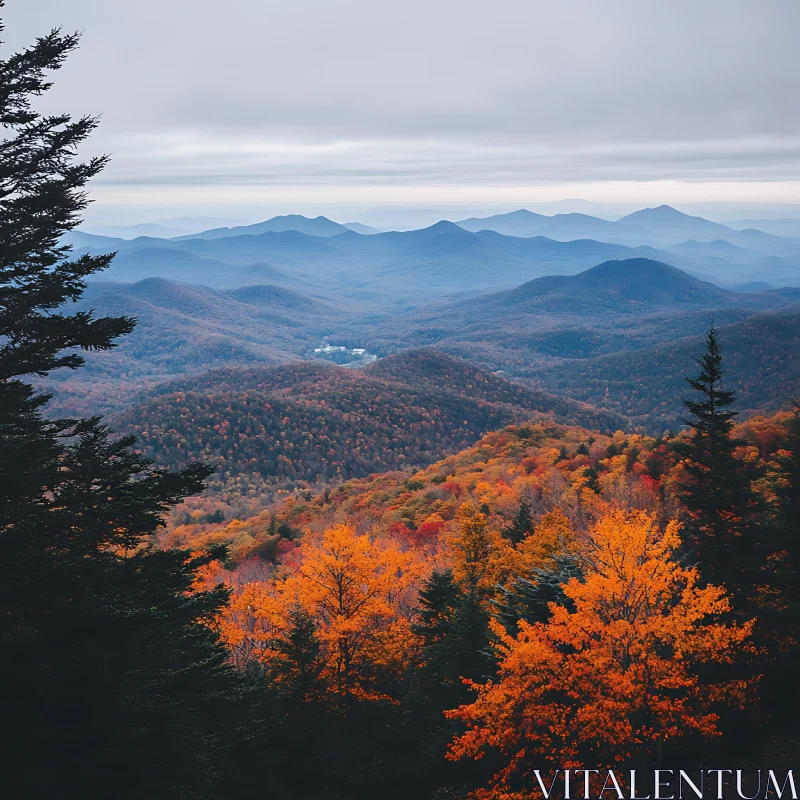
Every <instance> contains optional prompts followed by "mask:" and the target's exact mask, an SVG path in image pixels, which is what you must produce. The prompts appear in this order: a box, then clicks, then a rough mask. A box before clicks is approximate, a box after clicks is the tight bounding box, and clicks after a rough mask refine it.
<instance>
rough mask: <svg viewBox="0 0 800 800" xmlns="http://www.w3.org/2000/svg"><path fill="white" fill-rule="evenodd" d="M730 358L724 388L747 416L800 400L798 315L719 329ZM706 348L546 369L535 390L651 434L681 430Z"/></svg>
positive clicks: (695, 342)
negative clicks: (689, 387)
mask: <svg viewBox="0 0 800 800" xmlns="http://www.w3.org/2000/svg"><path fill="white" fill-rule="evenodd" d="M719 337H720V341H721V342H722V346H723V347H724V348H725V352H726V353H727V354H728V361H727V364H728V371H727V374H726V376H725V385H726V387H728V388H730V389H733V390H735V391H736V392H737V394H738V397H739V407H740V409H741V410H742V411H745V412H749V413H754V412H758V411H774V410H777V409H779V408H781V406H782V405H783V404H784V403H785V402H786V398H787V397H796V396H798V395H800V310H798V309H795V310H792V311H785V312H780V313H774V314H758V315H756V316H752V317H749V318H748V319H745V320H742V321H741V322H737V323H734V324H729V325H722V326H721V327H720V328H719ZM701 347H702V341H701V339H700V337H696V336H695V337H689V338H686V339H682V340H679V341H675V342H669V343H665V344H659V345H656V346H655V347H649V348H646V349H643V350H636V351H633V352H628V353H618V354H614V355H607V356H602V357H597V358H587V359H583V360H581V361H566V360H565V361H562V362H560V363H558V364H557V365H554V366H552V367H550V368H544V369H542V370H541V371H540V372H539V374H538V379H537V383H539V385H541V386H543V387H545V388H547V389H548V390H549V391H554V392H559V393H563V394H565V395H568V396H570V397H575V398H578V399H581V400H585V401H586V402H589V403H594V404H596V405H598V406H602V407H604V408H613V409H614V410H615V411H618V412H619V413H620V414H625V415H627V416H629V417H631V418H632V419H633V420H634V421H635V422H639V423H642V424H645V425H646V426H647V427H649V428H650V429H654V430H660V429H662V428H664V427H669V428H671V429H672V430H677V429H678V428H679V427H680V426H681V425H682V424H683V418H684V416H685V412H684V409H683V406H682V404H681V402H680V394H681V392H682V391H683V387H684V385H685V381H684V377H683V376H684V373H685V371H686V364H687V363H690V362H691V360H692V358H693V357H694V354H696V353H697V352H698V351H699V350H700V348H701Z"/></svg>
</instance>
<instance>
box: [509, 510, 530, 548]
mask: <svg viewBox="0 0 800 800" xmlns="http://www.w3.org/2000/svg"><path fill="white" fill-rule="evenodd" d="M532 532H533V517H532V516H531V507H530V504H529V503H527V502H526V501H525V500H523V501H522V502H521V503H520V504H519V508H518V509H517V513H516V514H515V515H514V519H513V520H511V524H510V525H508V526H507V527H506V528H505V529H504V530H503V535H504V536H505V537H506V538H507V539H508V540H509V541H510V542H511V544H513V545H515V546H516V545H518V544H519V543H520V542H521V541H522V540H523V539H525V538H526V537H527V536H529V535H530V534H531V533H532Z"/></svg>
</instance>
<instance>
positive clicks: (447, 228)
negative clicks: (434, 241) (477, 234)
mask: <svg viewBox="0 0 800 800" xmlns="http://www.w3.org/2000/svg"><path fill="white" fill-rule="evenodd" d="M422 231H423V232H425V233H455V234H458V235H459V236H471V235H472V234H471V233H470V232H469V231H465V230H464V229H463V228H462V227H460V226H458V225H456V223H455V222H450V220H447V219H442V220H439V222H435V223H434V224H433V225H430V226H428V227H427V228H423V229H422Z"/></svg>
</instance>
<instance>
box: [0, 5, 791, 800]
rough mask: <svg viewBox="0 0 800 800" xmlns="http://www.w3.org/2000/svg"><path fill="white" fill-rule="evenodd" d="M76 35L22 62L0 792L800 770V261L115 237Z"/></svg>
mask: <svg viewBox="0 0 800 800" xmlns="http://www.w3.org/2000/svg"><path fill="white" fill-rule="evenodd" d="M2 6H3V2H2V0H0V9H1V8H2ZM78 43H79V36H78V35H76V34H67V33H64V32H63V31H61V30H54V31H52V32H51V33H49V34H47V35H45V36H43V37H42V38H40V39H38V40H36V41H35V42H33V43H32V44H31V45H30V46H29V47H28V48H27V49H24V50H21V51H19V52H16V53H11V52H8V48H5V51H4V53H3V60H2V61H0V121H1V122H2V126H3V138H2V140H1V141H0V211H1V213H0V573H2V574H1V575H0V610H1V611H2V614H0V647H1V648H2V652H3V655H4V657H3V659H2V667H0V670H1V671H2V678H3V686H4V687H5V691H4V692H3V694H2V700H0V716H1V717H2V719H3V721H4V724H5V726H6V729H7V731H8V733H9V734H10V735H9V737H8V739H7V741H6V742H5V744H4V745H3V755H4V762H5V763H6V765H7V766H6V769H5V770H4V776H3V783H4V787H5V789H6V791H7V792H8V793H9V796H11V797H19V798H46V797H53V798H55V797H59V798H60V797H65V798H71V797H80V798H86V800H91V799H93V798H97V799H98V800H106V799H107V798H115V799H116V798H119V799H120V800H122V799H123V798H131V800H133V799H134V798H136V800H143V798H148V800H149V799H151V798H152V800H159V799H160V798H163V800H168V799H169V800H175V799H177V798H187V800H189V799H191V800H201V799H206V798H207V799H208V800H222V799H223V798H225V799H227V798H230V799H231V800H234V799H235V800H239V798H254V799H255V798H264V797H270V798H278V799H279V800H280V799H282V798H286V799H287V800H289V799H290V798H291V799H292V800H295V799H300V800H317V799H319V800H322V798H326V800H337V799H338V798H341V800H345V798H347V799H348V800H362V799H363V800H367V799H368V798H389V799H391V798H397V800H409V798H420V800H444V798H451V799H453V800H456V799H459V800H468V799H469V800H532V798H538V797H541V796H542V795H543V794H544V789H543V788H542V783H541V775H542V774H544V772H545V771H546V772H547V774H552V772H553V770H564V769H583V768H587V767H590V768H592V769H597V770H609V769H615V770H619V771H620V774H628V773H627V772H626V771H627V770H630V769H641V770H645V771H647V770H653V769H673V770H679V769H693V770H695V771H697V770H703V769H708V768H711V767H719V766H720V765H723V766H725V767H728V766H736V767H741V768H748V769H752V770H757V769H759V768H763V767H769V768H772V769H775V770H779V769H781V770H783V774H784V775H785V773H786V770H788V769H790V768H792V766H796V762H794V761H793V760H792V759H793V758H796V754H797V753H798V752H800V739H798V734H797V723H796V720H797V718H798V714H800V693H799V691H798V686H799V685H800V680H798V678H800V674H799V673H798V666H797V664H798V658H799V657H800V650H799V648H800V644H798V641H797V629H798V625H800V401H798V400H797V399H796V396H797V395H798V394H800V374H798V372H797V369H798V363H800V358H798V356H800V348H799V347H798V342H800V289H798V288H796V287H795V286H791V285H790V286H786V285H785V283H784V282H783V281H784V279H786V281H787V282H788V281H789V279H790V276H791V275H792V274H795V275H796V266H795V264H796V263H797V261H796V260H795V259H797V258H800V242H798V241H796V240H793V239H790V238H782V237H779V236H771V235H768V234H764V233H761V235H760V236H759V235H758V234H759V233H760V232H759V231H732V233H731V236H733V233H736V234H737V236H735V237H733V238H735V240H736V242H737V244H736V245H735V246H734V245H733V244H731V245H730V247H732V248H733V250H731V249H730V248H724V247H723V246H721V245H720V244H719V242H720V241H721V239H720V236H724V235H726V234H725V233H724V231H723V232H720V231H719V230H718V229H717V228H713V227H711V228H707V227H704V226H703V223H707V225H710V226H713V225H714V224H715V223H710V222H708V221H707V220H700V218H696V217H686V220H690V222H687V221H686V220H683V219H679V218H676V217H674V216H673V215H672V214H671V213H670V212H671V211H672V210H670V212H664V211H663V210H659V209H648V211H656V212H659V213H658V214H655V215H653V214H651V215H645V216H643V217H637V218H636V220H635V221H632V220H628V221H627V222H626V221H625V220H624V219H623V220H620V221H618V222H617V223H611V222H608V225H611V226H612V228H613V230H612V228H609V229H606V228H605V227H604V226H603V225H600V224H599V223H598V224H594V223H586V222H585V221H584V222H580V224H581V225H588V224H591V225H592V230H593V231H596V232H597V235H598V236H599V235H600V234H601V233H602V232H603V231H606V235H607V236H608V237H610V238H611V240H612V241H605V240H600V239H597V240H595V239H588V238H586V237H583V236H580V235H579V234H580V233H582V232H583V229H580V231H579V230H578V229H577V228H576V229H575V230H573V229H571V228H570V231H571V233H570V234H569V235H570V236H572V238H569V236H567V234H566V233H564V230H566V228H564V227H563V226H566V225H567V223H566V222H565V221H563V220H562V221H560V222H555V221H553V220H555V218H545V217H542V218H541V219H544V220H548V219H549V220H551V221H550V222H542V221H541V220H537V219H535V217H537V216H539V215H531V216H530V217H526V216H524V215H523V216H520V215H519V214H518V215H516V216H515V215H504V218H503V219H495V218H490V219H488V220H462V221H461V222H460V223H459V224H458V225H456V224H454V223H451V222H442V223H439V224H438V225H435V226H433V228H428V229H424V230H420V231H409V232H388V233H376V232H374V231H367V230H366V229H365V230H360V231H359V229H358V228H357V227H356V226H351V227H349V228H345V227H344V226H341V225H338V223H333V222H331V221H330V220H327V219H325V218H322V217H319V218H317V219H316V220H308V219H306V218H304V217H296V216H291V217H285V218H281V220H280V221H278V222H276V221H275V220H270V221H268V222H265V223H262V224H261V225H260V226H250V228H248V229H247V230H237V229H235V228H234V229H228V228H224V229H218V230H209V231H205V232H204V233H203V234H198V235H196V236H195V235H188V236H177V237H172V238H163V239H158V238H156V237H147V238H148V239H149V241H146V242H144V241H139V240H138V239H133V240H125V239H118V240H116V239H110V238H109V237H100V236H94V235H92V234H89V233H87V232H85V231H82V230H80V229H79V225H81V221H82V213H83V212H84V210H85V209H86V207H87V204H88V203H89V200H90V198H89V193H88V183H89V181H90V180H91V179H93V178H94V177H95V176H97V175H98V174H99V173H100V172H101V171H102V170H103V168H104V167H105V166H106V164H107V158H106V157H96V158H93V159H88V160H84V159H82V158H81V157H80V156H79V152H82V151H81V146H82V145H83V144H84V143H85V142H86V141H87V139H88V138H89V137H90V135H91V134H92V132H93V131H94V130H95V128H96V127H97V125H98V120H97V119H95V118H92V117H82V118H78V119H75V118H72V117H71V116H69V115H68V114H63V115H57V116H48V115H44V114H41V113H40V112H39V111H37V108H38V105H37V104H38V101H39V98H40V97H41V96H42V95H43V94H44V93H46V92H47V90H48V89H49V88H50V82H51V80H52V79H53V75H54V73H57V71H58V70H59V69H60V68H61V67H62V65H63V64H64V62H65V60H66V59H67V57H68V56H69V55H70V54H71V53H73V51H74V50H75V49H76V48H77V47H78ZM642 213H643V212H642ZM674 214H678V212H674ZM631 216H632V217H636V215H631ZM684 216H685V215H679V217H684ZM276 219H277V218H276ZM587 219H591V218H587ZM692 220H694V221H692ZM697 220H700V222H697ZM634 222H635V224H634ZM578 224H579V222H578V221H575V220H572V221H570V222H569V225H578ZM491 225H494V226H495V227H494V228H492V227H491ZM559 225H561V226H562V227H560V228H559V227H558V226H559ZM484 226H486V227H484ZM648 226H652V227H651V228H648ZM670 226H671V227H670ZM724 227H725V226H718V228H724ZM361 228H364V226H361ZM557 228H558V230H560V231H561V233H562V234H563V236H564V238H563V240H562V239H559V238H557V236H556V234H557V233H558V231H557V230H556V229H557ZM726 230H731V229H727V228H726ZM648 231H649V233H648ZM643 232H644V233H643ZM548 234H552V235H553V236H554V237H556V238H553V239H550V238H547V236H548ZM573 234H574V236H573ZM684 234H685V235H686V238H690V234H691V235H694V236H698V237H700V239H699V240H695V239H693V238H692V239H691V241H692V242H693V243H694V245H695V246H686V245H687V244H688V242H687V241H686V239H678V240H675V239H673V236H679V235H684ZM641 236H645V237H650V236H652V237H653V238H652V239H649V238H648V239H647V241H646V242H644V241H639V240H638V239H637V238H636V237H641ZM626 237H627V238H626ZM704 237H705V238H704ZM765 237H766V238H765ZM773 240H779V241H773ZM620 241H625V242H626V243H625V244H620ZM703 244H705V245H707V247H702V246H701V245H703ZM745 245H747V247H750V248H752V249H751V250H749V251H748V252H750V253H752V254H753V255H752V256H747V255H746V254H745V255H742V252H740V251H743V250H745V249H746V248H745ZM758 248H762V249H761V250H759V249H758ZM711 251H713V252H711ZM725 253H727V255H724V254H725ZM712 255H713V257H711V256H712ZM723 256H724V258H727V259H729V262H730V263H728V262H725V265H724V266H722V267H720V263H721V262H720V259H722V258H723ZM706 258H707V259H708V260H704V259H706ZM747 258H752V259H753V261H754V263H753V264H752V265H751V266H750V267H748V264H749V263H750V262H748V261H747ZM323 264H324V265H325V269H324V270H323V269H321V265H323ZM750 268H752V269H761V270H762V271H763V270H764V269H767V268H769V269H770V270H772V272H771V273H770V274H771V276H772V277H773V278H774V279H775V280H776V281H779V282H780V285H774V286H773V285H764V286H761V285H760V286H755V287H753V286H750V287H748V286H744V285H738V284H744V283H745V281H744V277H746V276H745V272H746V270H747V269H750ZM348 270H349V271H348ZM793 270H794V272H793ZM726 271H727V273H728V274H729V275H734V277H735V276H737V275H738V278H737V280H736V281H735V283H736V284H737V285H736V286H734V285H733V283H732V282H731V281H728V282H727V283H726V281H725V280H717V279H718V278H720V274H721V272H726ZM554 273H557V274H554ZM740 273H741V274H740ZM190 276H191V280H190V279H189V277H190ZM343 276H344V277H343ZM740 278H741V280H740ZM599 774H600V773H598V775H599ZM587 780H588V778H587ZM587 785H588V784H587ZM601 788H602V782H601V784H600V785H598V786H597V787H594V789H593V790H594V791H597V790H599V789H601ZM729 788H730V787H729ZM731 791H732V789H731ZM731 796H733V795H731ZM758 796H759V797H760V796H762V795H758ZM751 800H752V797H751Z"/></svg>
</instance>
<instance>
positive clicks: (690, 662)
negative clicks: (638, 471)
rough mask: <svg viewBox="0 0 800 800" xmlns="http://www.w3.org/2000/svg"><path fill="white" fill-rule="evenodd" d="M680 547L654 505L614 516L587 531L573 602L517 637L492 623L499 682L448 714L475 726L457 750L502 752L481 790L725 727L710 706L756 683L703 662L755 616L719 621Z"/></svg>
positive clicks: (516, 797)
mask: <svg viewBox="0 0 800 800" xmlns="http://www.w3.org/2000/svg"><path fill="white" fill-rule="evenodd" d="M679 546H680V538H679V535H678V526H677V524H675V523H670V524H669V525H668V526H667V528H666V531H664V532H661V531H660V530H659V528H658V525H657V524H656V522H655V520H654V518H653V517H651V516H650V515H648V514H647V513H646V512H614V513H611V514H609V515H608V516H606V517H604V518H603V519H601V520H600V521H599V522H598V523H597V524H596V526H595V527H594V529H593V530H592V532H591V534H590V538H589V542H588V549H587V552H586V556H585V558H586V562H585V565H584V570H585V580H584V582H579V581H578V580H576V579H572V580H570V581H569V583H567V584H566V585H565V587H564V593H565V595H566V597H567V599H568V601H569V604H570V606H571V608H567V607H566V606H560V605H556V604H551V614H552V616H551V620H550V621H549V623H547V624H543V623H539V624H535V625H529V624H527V623H525V622H523V621H521V622H520V624H519V627H520V632H519V634H518V636H517V637H516V638H512V637H510V636H509V635H508V634H507V633H506V632H505V630H504V629H503V628H502V627H501V626H500V625H499V624H494V625H493V629H494V632H495V634H496V635H497V637H498V639H499V644H498V650H499V653H500V657H501V663H500V671H499V675H498V679H497V681H496V682H490V683H487V684H485V685H475V686H474V688H475V689H476V690H477V692H478V697H477V699H476V700H475V702H474V703H472V704H471V705H465V706H462V707H460V708H459V709H456V710H454V711H450V712H447V713H448V716H449V717H451V718H452V719H457V720H461V721H462V722H464V723H466V726H467V730H466V732H465V733H464V734H462V735H461V736H459V737H458V738H456V740H455V741H454V743H453V744H452V745H451V750H450V754H449V757H450V758H451V759H459V758H464V757H472V758H480V757H481V756H482V755H483V754H484V753H485V751H486V749H487V748H491V749H495V750H497V751H499V752H500V753H501V754H502V756H503V759H504V761H505V766H504V768H503V769H502V770H501V771H499V772H498V773H497V774H496V775H495V776H494V778H493V781H492V783H491V786H490V788H488V789H486V790H482V791H479V792H478V793H477V794H476V795H475V796H476V797H477V798H482V799H483V800H489V799H490V798H491V799H492V800H495V799H496V800H499V798H503V800H512V799H513V800H522V799H523V798H530V797H533V796H534V789H533V787H534V786H536V785H537V784H536V781H535V778H534V776H533V773H532V772H531V770H532V769H533V767H534V766H535V767H543V766H545V765H546V764H550V765H553V766H564V767H570V766H572V767H578V766H580V764H581V763H582V760H583V759H585V758H587V757H591V758H593V759H594V760H592V763H593V764H595V763H597V764H598V765H599V764H600V763H602V762H603V761H605V762H607V763H608V764H609V765H611V764H613V763H615V762H617V763H618V762H622V761H628V760H630V759H633V758H637V759H639V758H641V757H642V756H645V757H646V755H647V752H648V750H649V749H650V748H651V747H652V746H653V745H654V744H655V743H658V742H660V741H663V740H666V739H671V738H675V737H679V736H681V735H682V734H684V733H686V732H687V731H689V730H694V731H697V732H699V733H701V734H703V735H706V736H714V735H717V734H718V730H717V726H716V723H717V719H718V717H717V714H716V713H715V712H714V710H713V708H712V703H713V702H714V701H727V702H733V703H739V702H742V700H743V696H744V692H745V690H746V688H747V687H746V686H745V685H744V684H743V683H741V682H731V683H729V684H727V685H717V686H708V685H702V684H701V681H700V679H699V677H698V674H697V667H698V665H700V664H703V663H705V662H710V661H729V660H731V658H732V657H733V654H734V652H735V651H736V649H737V647H739V646H740V645H741V644H742V643H743V642H744V641H745V640H746V639H747V637H748V636H749V635H750V632H751V629H752V622H750V623H747V624H744V625H741V626H736V625H733V624H726V623H725V622H722V621H720V615H722V614H724V613H725V612H727V611H728V610H729V608H730V605H729V602H728V599H727V598H726V596H725V593H724V590H723V589H721V588H718V587H716V586H706V587H704V588H701V586H700V579H699V575H698V573H697V571H696V570H694V569H688V568H686V567H684V566H682V565H681V564H680V562H679V561H678V560H677V559H676V550H677V548H678V547H679Z"/></svg>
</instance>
